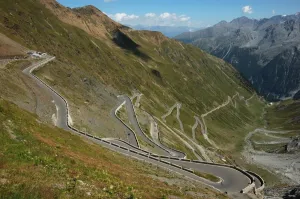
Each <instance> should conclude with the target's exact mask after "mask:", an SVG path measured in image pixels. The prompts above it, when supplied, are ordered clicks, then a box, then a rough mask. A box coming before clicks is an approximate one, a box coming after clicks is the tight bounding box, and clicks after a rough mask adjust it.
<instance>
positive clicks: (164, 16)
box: [159, 12, 172, 19]
mask: <svg viewBox="0 0 300 199" xmlns="http://www.w3.org/2000/svg"><path fill="white" fill-rule="evenodd" d="M171 16H172V14H170V13H168V12H165V13H162V14H160V15H159V17H160V18H162V19H167V18H170V17H171Z"/></svg>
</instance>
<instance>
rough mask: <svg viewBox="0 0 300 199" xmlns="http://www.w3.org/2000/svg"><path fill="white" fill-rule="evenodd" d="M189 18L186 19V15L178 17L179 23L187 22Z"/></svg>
mask: <svg viewBox="0 0 300 199" xmlns="http://www.w3.org/2000/svg"><path fill="white" fill-rule="evenodd" d="M190 19H191V17H188V16H186V15H180V16H179V21H189V20H190Z"/></svg>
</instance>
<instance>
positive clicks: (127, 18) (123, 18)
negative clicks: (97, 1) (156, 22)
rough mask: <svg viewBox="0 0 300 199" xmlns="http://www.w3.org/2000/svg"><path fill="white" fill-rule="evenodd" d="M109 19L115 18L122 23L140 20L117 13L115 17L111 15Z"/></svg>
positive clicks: (133, 16) (135, 16)
mask: <svg viewBox="0 0 300 199" xmlns="http://www.w3.org/2000/svg"><path fill="white" fill-rule="evenodd" d="M109 17H111V18H113V19H114V20H116V21H118V22H121V21H129V20H133V19H138V18H139V16H137V15H134V14H131V15H128V14H126V13H124V12H123V13H116V14H114V15H109Z"/></svg>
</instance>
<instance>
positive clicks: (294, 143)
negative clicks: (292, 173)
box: [286, 137, 300, 153]
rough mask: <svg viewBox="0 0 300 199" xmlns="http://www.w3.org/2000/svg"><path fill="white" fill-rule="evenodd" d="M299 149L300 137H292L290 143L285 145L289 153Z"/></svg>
mask: <svg viewBox="0 0 300 199" xmlns="http://www.w3.org/2000/svg"><path fill="white" fill-rule="evenodd" d="M299 150H300V138H299V137H298V138H295V139H293V140H292V141H291V142H290V143H288V144H287V145H286V151H287V152H289V153H291V152H296V151H299Z"/></svg>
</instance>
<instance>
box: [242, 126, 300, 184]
mask: <svg viewBox="0 0 300 199" xmlns="http://www.w3.org/2000/svg"><path fill="white" fill-rule="evenodd" d="M288 132H289V131H270V130H266V129H255V130H254V131H252V132H249V133H248V135H247V136H246V137H245V142H246V146H245V148H244V151H243V153H242V154H243V156H244V157H245V158H246V160H247V162H250V163H254V164H257V165H259V166H261V167H263V168H265V169H267V170H269V171H270V172H272V173H276V174H277V175H279V174H281V175H280V177H281V179H282V180H283V182H285V183H288V184H292V185H293V184H299V183H300V153H295V154H287V153H282V154H278V153H267V152H265V151H257V150H255V149H254V148H253V146H252V143H251V141H250V139H251V137H252V136H253V135H254V134H256V133H263V134H274V135H276V134H283V133H288ZM272 137H273V136H272ZM275 137H277V136H275ZM282 141H283V142H281V143H285V142H286V140H282Z"/></svg>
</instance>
